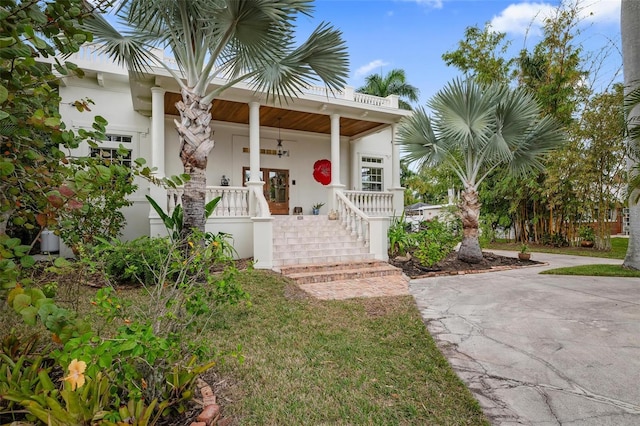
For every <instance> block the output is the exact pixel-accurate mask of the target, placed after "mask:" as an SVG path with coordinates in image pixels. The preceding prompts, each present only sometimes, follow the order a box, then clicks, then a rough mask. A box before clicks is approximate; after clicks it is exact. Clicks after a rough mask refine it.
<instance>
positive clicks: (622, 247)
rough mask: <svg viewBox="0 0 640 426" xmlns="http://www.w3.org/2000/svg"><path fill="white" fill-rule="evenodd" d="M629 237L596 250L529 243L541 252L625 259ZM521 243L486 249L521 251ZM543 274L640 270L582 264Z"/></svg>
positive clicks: (632, 273)
mask: <svg viewBox="0 0 640 426" xmlns="http://www.w3.org/2000/svg"><path fill="white" fill-rule="evenodd" d="M628 244H629V239H628V238H611V250H609V251H603V250H595V249H593V248H583V247H548V246H541V245H536V244H531V245H529V251H532V252H539V253H554V254H572V255H579V256H590V257H602V258H608V259H620V260H622V259H624V256H625V255H626V253H627V246H628ZM521 246H522V244H520V243H492V244H490V245H489V246H488V247H486V249H496V250H513V251H519V250H520V247H521ZM541 274H550V275H587V276H593V277H596V276H601V277H640V271H634V270H630V269H624V268H623V267H622V266H620V265H582V266H571V267H566V268H556V269H549V270H546V271H544V272H541Z"/></svg>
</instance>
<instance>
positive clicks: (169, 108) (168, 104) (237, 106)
mask: <svg viewBox="0 0 640 426" xmlns="http://www.w3.org/2000/svg"><path fill="white" fill-rule="evenodd" d="M179 100H181V96H180V94H179V93H171V92H168V93H166V94H165V96H164V110H165V112H166V113H167V114H173V115H179V114H178V110H177V109H176V107H175V104H176V102H178V101H179ZM211 111H212V112H211V115H212V117H213V119H214V120H217V121H226V122H231V123H239V124H247V125H248V124H249V105H248V104H247V103H245V102H233V101H227V100H222V99H216V100H214V101H213V107H212V108H211ZM383 124H384V123H380V122H375V121H365V120H357V119H353V118H347V117H340V135H341V136H348V137H353V136H356V135H359V134H361V133H364V132H367V131H370V130H372V129H375V128H377V127H380V126H381V125H383ZM260 125H261V126H266V127H273V128H277V127H281V128H282V129H291V130H300V131H304V132H313V133H324V134H327V135H329V134H331V119H330V118H329V116H328V115H327V114H315V113H310V112H303V111H293V110H290V109H284V108H277V107H270V106H265V105H263V106H261V107H260Z"/></svg>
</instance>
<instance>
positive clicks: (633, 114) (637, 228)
mask: <svg viewBox="0 0 640 426" xmlns="http://www.w3.org/2000/svg"><path fill="white" fill-rule="evenodd" d="M620 28H621V34H622V58H623V61H622V63H623V65H624V84H625V91H626V92H627V98H626V99H625V103H626V104H627V115H628V116H629V117H630V122H629V127H630V132H629V133H630V139H631V141H630V143H629V145H630V146H629V147H630V148H631V149H630V150H629V151H630V152H631V153H632V154H631V157H630V158H629V175H630V177H631V182H630V187H629V190H630V192H631V194H630V197H629V246H628V248H627V254H626V256H625V258H624V262H623V264H622V265H623V266H624V267H626V268H632V269H640V199H639V197H640V181H639V178H638V176H640V173H638V172H639V170H638V165H639V163H638V156H637V154H638V141H640V133H639V132H638V129H639V127H638V116H640V111H639V106H640V86H639V85H638V82H640V2H638V1H636V0H622V7H621V21H620ZM634 153H635V154H636V155H634Z"/></svg>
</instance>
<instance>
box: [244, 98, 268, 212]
mask: <svg viewBox="0 0 640 426" xmlns="http://www.w3.org/2000/svg"><path fill="white" fill-rule="evenodd" d="M242 178H243V179H244V176H243V177H242ZM246 185H247V186H248V187H253V186H260V187H261V188H260V191H262V186H263V185H264V182H260V102H249V182H247V183H246ZM249 215H250V216H251V217H254V216H255V215H256V200H255V199H254V197H252V196H250V197H249Z"/></svg>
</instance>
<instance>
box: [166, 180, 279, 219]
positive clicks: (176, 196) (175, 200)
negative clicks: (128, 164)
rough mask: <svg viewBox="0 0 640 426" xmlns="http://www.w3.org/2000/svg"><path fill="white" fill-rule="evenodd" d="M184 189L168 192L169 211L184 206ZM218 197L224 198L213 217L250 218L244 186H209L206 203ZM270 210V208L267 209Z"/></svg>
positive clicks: (247, 191)
mask: <svg viewBox="0 0 640 426" xmlns="http://www.w3.org/2000/svg"><path fill="white" fill-rule="evenodd" d="M182 194H184V188H171V189H168V190H167V211H168V212H169V214H171V212H173V210H174V209H175V208H176V206H177V205H178V204H182ZM216 197H222V198H221V199H220V201H219V202H218V204H217V205H216V208H215V209H214V210H213V213H212V214H211V217H221V216H227V217H231V216H233V217H247V216H249V188H246V187H242V186H208V187H207V191H206V196H205V203H208V202H209V201H211V200H213V199H214V198H216ZM267 210H268V208H267Z"/></svg>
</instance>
